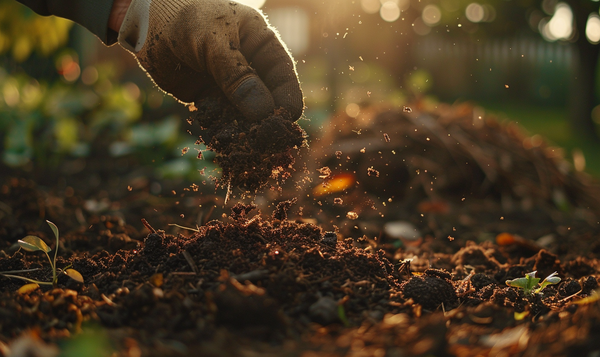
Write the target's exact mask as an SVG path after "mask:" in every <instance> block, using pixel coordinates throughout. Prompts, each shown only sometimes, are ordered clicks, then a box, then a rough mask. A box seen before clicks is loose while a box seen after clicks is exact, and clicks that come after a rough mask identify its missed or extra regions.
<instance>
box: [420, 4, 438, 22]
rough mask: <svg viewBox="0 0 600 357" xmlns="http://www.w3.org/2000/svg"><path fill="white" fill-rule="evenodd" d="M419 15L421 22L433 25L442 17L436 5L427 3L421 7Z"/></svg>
mask: <svg viewBox="0 0 600 357" xmlns="http://www.w3.org/2000/svg"><path fill="white" fill-rule="evenodd" d="M421 17H422V18H423V22H425V24H427V25H428V26H435V25H437V24H438V23H439V22H440V20H441V19H442V11H440V8H439V7H437V6H436V5H427V6H425V8H424V9H423V14H422V15H421Z"/></svg>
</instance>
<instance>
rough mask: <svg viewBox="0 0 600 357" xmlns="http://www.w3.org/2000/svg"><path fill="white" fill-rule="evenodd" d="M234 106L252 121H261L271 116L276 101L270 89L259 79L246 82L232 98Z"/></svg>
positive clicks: (250, 79)
mask: <svg viewBox="0 0 600 357" xmlns="http://www.w3.org/2000/svg"><path fill="white" fill-rule="evenodd" d="M230 99H231V101H232V102H233V104H234V105H235V106H236V107H237V108H238V110H239V111H240V112H242V114H244V116H245V117H246V118H247V119H248V120H251V121H260V120H262V119H265V118H267V117H268V116H269V115H271V114H272V113H273V111H274V108H275V101H274V100H273V97H272V96H271V93H270V92H269V90H268V88H267V87H266V86H265V85H264V83H263V82H262V81H261V80H260V79H259V78H258V77H250V78H248V79H246V80H244V81H243V82H242V83H241V84H240V85H239V86H238V87H237V88H236V89H235V91H234V92H233V93H232V95H231V97H230Z"/></svg>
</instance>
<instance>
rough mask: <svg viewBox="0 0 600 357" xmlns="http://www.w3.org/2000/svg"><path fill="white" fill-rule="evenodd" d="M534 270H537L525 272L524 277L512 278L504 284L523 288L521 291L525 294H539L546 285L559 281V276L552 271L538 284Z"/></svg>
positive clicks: (538, 280)
mask: <svg viewBox="0 0 600 357" xmlns="http://www.w3.org/2000/svg"><path fill="white" fill-rule="evenodd" d="M536 272H537V271H533V272H531V273H527V274H525V277H524V278H516V279H513V280H507V281H506V285H508V286H512V287H514V288H519V289H523V293H525V295H533V294H539V293H540V292H541V291H542V290H544V288H545V287H546V286H548V285H552V284H558V283H560V278H559V277H558V276H557V275H558V273H557V272H554V273H552V274H550V275H548V276H547V277H546V279H544V281H542V283H541V284H538V283H539V282H540V278H536V277H535V273H536ZM538 285H539V287H538Z"/></svg>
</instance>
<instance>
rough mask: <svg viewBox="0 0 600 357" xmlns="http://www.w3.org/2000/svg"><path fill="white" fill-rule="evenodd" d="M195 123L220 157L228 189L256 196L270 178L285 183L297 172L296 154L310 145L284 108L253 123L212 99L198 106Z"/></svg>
mask: <svg viewBox="0 0 600 357" xmlns="http://www.w3.org/2000/svg"><path fill="white" fill-rule="evenodd" d="M192 119H194V120H196V121H197V122H198V123H199V124H200V127H201V130H202V131H201V137H200V141H201V142H203V143H204V144H205V145H206V147H207V148H208V149H210V150H213V151H214V152H215V153H216V154H217V157H216V159H215V162H216V163H217V164H219V166H220V167H221V168H222V169H223V175H222V178H221V179H220V182H221V183H224V186H227V185H231V186H232V187H240V188H243V189H246V190H249V191H252V192H255V191H256V190H258V189H259V188H261V187H263V186H265V185H266V184H267V182H268V180H269V178H274V179H276V180H278V181H284V180H285V179H287V178H289V176H290V174H291V172H292V170H293V167H292V165H293V164H294V161H295V160H294V156H293V154H294V151H297V150H299V149H300V148H301V147H302V146H305V145H306V141H305V133H304V131H303V130H302V128H300V126H299V125H298V124H296V123H295V122H293V121H292V119H291V117H290V116H289V114H288V113H287V111H285V110H284V109H283V108H280V109H277V110H276V111H275V112H274V113H273V115H271V116H269V117H268V118H265V119H263V120H262V121H260V122H250V121H248V120H247V119H245V118H244V116H243V115H242V114H241V113H240V112H239V111H238V110H237V109H236V108H235V107H234V106H233V105H231V104H230V103H229V101H228V100H227V99H226V98H224V97H209V98H207V99H204V100H202V101H200V102H199V103H198V104H197V110H196V111H195V112H193V113H192Z"/></svg>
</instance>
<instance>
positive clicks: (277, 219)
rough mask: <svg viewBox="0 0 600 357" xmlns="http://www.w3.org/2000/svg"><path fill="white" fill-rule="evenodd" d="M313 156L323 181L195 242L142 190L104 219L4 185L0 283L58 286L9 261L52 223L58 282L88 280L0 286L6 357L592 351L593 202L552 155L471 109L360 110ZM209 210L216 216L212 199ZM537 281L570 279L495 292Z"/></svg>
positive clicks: (26, 262) (125, 195)
mask: <svg viewBox="0 0 600 357" xmlns="http://www.w3.org/2000/svg"><path fill="white" fill-rule="evenodd" d="M201 110H202V109H201ZM480 115H481V116H482V117H481V119H480V118H479V116H480ZM228 135H229V134H228ZM235 135H237V136H238V138H239V136H240V134H235ZM212 137H213V138H215V137H218V135H212ZM227 137H229V136H227ZM242 138H243V136H242ZM218 142H222V141H219V140H218ZM215 143H216V142H215ZM211 145H213V144H211ZM214 145H216V144H214ZM213 147H215V146H213ZM313 147H314V150H313V151H311V153H310V158H309V163H308V164H307V167H308V168H309V170H310V171H311V173H313V174H314V177H308V178H306V177H303V175H298V180H303V182H301V183H300V184H298V186H300V187H303V188H302V189H301V190H299V191H297V190H296V186H297V185H296V184H295V183H294V187H293V188H290V189H288V188H287V187H284V189H283V192H282V194H281V196H280V199H279V203H278V204H272V205H271V207H270V208H269V209H268V210H267V208H268V207H269V206H268V205H264V204H263V205H258V203H259V202H260V201H261V199H259V198H260V197H261V196H259V197H257V199H256V202H257V204H242V203H235V202H232V204H231V205H229V206H227V207H226V208H225V210H226V213H227V214H223V215H222V216H220V218H219V220H214V219H213V220H209V219H207V217H209V216H210V217H211V218H214V217H218V215H215V214H214V213H213V214H212V216H211V215H210V214H203V215H199V214H197V212H194V215H192V214H190V215H189V216H191V217H193V218H189V219H190V220H191V221H192V222H196V223H198V225H200V226H199V227H197V226H195V225H194V224H188V225H189V228H188V229H185V228H180V227H173V226H169V225H168V223H179V224H181V217H179V215H178V214H177V210H173V209H172V208H171V209H166V208H164V206H165V203H164V202H163V201H150V200H149V196H148V195H147V194H146V195H141V194H139V193H138V195H137V196H134V197H133V198H132V197H131V195H133V194H136V193H137V192H136V190H134V191H133V193H132V192H129V191H127V190H124V192H121V191H118V190H111V189H109V188H105V190H103V191H104V193H103V195H104V196H106V195H107V192H109V193H110V194H108V196H109V199H110V200H111V201H112V202H113V205H112V206H111V207H113V208H112V209H111V210H108V211H104V214H99V213H98V212H97V211H93V210H91V209H90V207H89V205H87V206H86V205H84V202H87V201H89V200H90V199H92V198H93V197H90V196H87V197H85V200H84V199H81V198H80V197H81V196H80V195H81V193H79V191H78V190H76V191H75V192H74V193H73V194H72V195H70V198H68V199H65V198H64V197H63V198H62V200H61V199H60V198H61V197H58V196H60V195H59V193H60V194H62V193H64V192H63V191H61V190H56V189H53V188H52V186H51V185H50V187H49V188H46V187H44V186H43V185H42V184H41V183H40V184H36V183H34V182H33V181H31V180H27V179H25V178H23V177H21V178H15V176H12V177H3V182H2V186H1V190H0V202H1V203H2V204H0V215H1V219H0V238H1V239H2V246H1V247H2V249H3V250H2V251H1V252H0V271H13V270H23V269H30V268H40V269H39V270H36V271H34V272H30V273H29V274H28V276H29V277H31V278H35V279H41V280H48V279H49V278H51V276H52V272H51V269H50V267H49V266H48V262H47V258H46V257H45V256H44V255H43V254H35V253H24V252H23V251H17V249H16V248H15V242H16V240H17V239H20V238H22V237H23V236H24V235H26V234H35V235H38V236H40V237H41V238H42V239H44V240H45V241H46V242H47V243H48V244H50V245H51V244H52V239H51V237H52V233H51V232H50V230H49V229H48V227H47V226H46V225H45V223H44V222H43V221H44V219H50V220H52V221H53V222H54V223H56V224H57V226H58V227H59V228H60V229H61V232H63V233H62V235H61V237H62V238H61V247H60V250H59V258H58V260H57V266H58V267H60V268H64V267H66V266H68V265H69V264H72V267H73V268H74V269H76V270H77V271H79V272H81V274H82V275H83V277H84V279H85V281H84V283H83V284H81V283H77V282H75V281H73V280H71V279H69V278H67V277H66V276H61V277H60V279H59V282H58V287H57V288H55V289H49V288H42V289H37V290H35V291H33V292H25V293H17V292H16V291H17V289H18V288H19V287H20V286H22V285H23V283H22V282H21V281H19V280H16V279H8V278H4V277H0V283H1V285H0V317H1V318H0V353H2V354H5V355H7V354H9V353H13V354H14V355H25V352H20V353H21V354H15V353H17V352H16V351H22V350H21V348H29V349H37V350H39V351H43V352H44V353H47V354H49V355H55V353H56V351H57V348H60V350H62V351H63V352H64V351H67V352H69V353H75V354H77V353H79V354H80V355H81V353H83V352H81V351H89V350H90V349H95V350H97V351H104V352H106V353H107V354H109V353H111V352H112V351H116V352H117V355H123V356H132V355H140V353H141V354H142V355H148V356H152V355H156V356H188V355H203V356H204V355H206V356H231V355H248V356H249V355H273V356H344V355H352V356H363V355H364V356H426V355H435V356H478V355H547V356H552V355H561V356H563V355H572V356H578V355H582V354H584V355H588V354H590V353H595V352H594V351H597V350H598V349H600V340H599V339H598V338H596V337H597V336H596V334H597V331H599V329H600V309H599V307H598V297H599V296H598V293H597V289H598V282H597V276H598V269H599V264H598V254H600V242H599V239H598V234H599V233H600V228H599V225H598V221H599V220H598V212H599V211H598V193H597V192H598V191H597V186H595V185H593V184H592V183H591V182H590V180H589V179H588V178H586V177H585V175H584V174H581V173H577V172H574V171H573V170H572V169H571V168H570V167H569V165H568V163H567V162H566V161H565V160H564V159H562V157H561V156H560V155H559V154H557V153H558V149H553V148H551V147H548V146H547V145H546V144H544V143H543V142H539V141H538V140H537V139H535V138H531V137H528V136H527V135H524V134H523V133H521V132H520V130H518V128H517V127H516V126H515V125H513V124H502V123H499V122H497V121H495V120H493V118H488V117H486V116H485V115H483V114H481V113H479V112H478V110H477V109H476V108H474V107H472V106H470V105H459V106H438V108H436V109H432V110H428V109H424V108H421V107H419V106H418V105H414V106H411V107H410V110H408V109H405V110H388V109H382V108H363V110H362V114H361V115H359V116H357V117H356V118H349V117H344V116H339V117H337V118H334V119H333V120H332V124H331V130H330V131H329V132H328V133H327V134H326V135H325V137H324V138H323V139H322V140H321V142H320V143H313ZM286 150H287V149H286ZM20 174H21V175H32V176H33V177H32V178H34V179H36V182H38V181H39V180H41V177H44V176H42V175H40V176H39V177H35V176H34V175H35V172H31V173H28V174H26V173H20ZM288 181H290V180H288ZM78 182H81V180H78ZM107 182H108V181H107ZM235 182H237V181H235ZM45 184H48V183H45ZM82 190H83V188H82ZM140 190H142V189H140ZM178 191H179V192H181V189H178ZM82 192H83V191H82ZM117 192H120V193H117ZM269 192H272V191H269ZM86 194H89V195H92V196H93V193H90V192H86ZM98 194H100V193H98ZM286 195H288V196H295V197H294V198H291V197H286ZM186 196H193V192H192V191H190V192H188V193H187V194H186ZM78 197H79V199H78ZM262 197H264V196H262ZM288 198H289V199H288ZM173 199H177V202H180V201H181V202H184V201H185V199H186V197H174V198H173ZM86 200H87V201H86ZM115 201H119V202H120V204H119V205H114V202H115ZM206 201H211V202H216V203H218V204H219V205H222V204H221V202H222V199H221V200H220V199H219V197H218V196H214V195H213V196H211V197H210V198H206V199H205V201H202V202H201V203H203V204H204V205H205V206H206V204H205V203H206ZM141 202H143V203H145V204H140V203H141ZM151 202H157V203H160V204H157V205H153V204H151ZM193 202H194V205H197V204H198V201H197V200H195V201H193ZM384 203H385V204H384ZM257 205H258V206H257ZM57 207H59V208H60V209H58V208H57ZM131 207H133V208H131ZM178 207H179V208H178V209H179V212H186V211H193V209H192V208H190V206H186V204H185V203H182V204H181V205H179V206H178ZM157 210H158V211H159V214H157ZM211 212H212V211H211ZM71 214H72V215H73V216H76V217H79V218H77V219H76V220H74V219H73V218H71V217H69V216H70V215H71ZM140 217H142V218H145V219H146V220H147V221H148V224H147V226H144V225H142V223H138V222H139V218H140ZM186 217H188V215H186ZM407 227H409V228H408V229H407ZM533 271H537V277H539V278H541V279H543V278H545V277H547V276H549V275H551V274H552V273H553V272H557V273H558V276H559V277H560V278H561V281H560V283H558V284H555V285H549V286H547V287H546V288H545V289H544V290H543V291H542V292H541V293H533V294H527V293H524V291H523V290H521V289H517V288H515V287H509V286H507V285H506V283H505V282H506V281H507V280H510V279H516V278H523V277H525V276H526V274H527V273H531V272H533ZM94 341H96V342H94ZM98 341H100V342H98ZM94 343H95V344H94ZM80 346H84V347H80ZM105 346H110V347H105ZM77 348H79V350H77ZM107 348H108V350H107ZM73 351H75V352H73ZM65 353H66V352H65Z"/></svg>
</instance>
